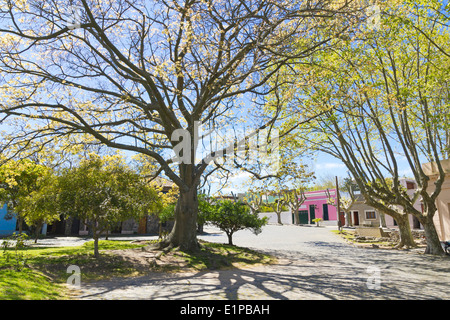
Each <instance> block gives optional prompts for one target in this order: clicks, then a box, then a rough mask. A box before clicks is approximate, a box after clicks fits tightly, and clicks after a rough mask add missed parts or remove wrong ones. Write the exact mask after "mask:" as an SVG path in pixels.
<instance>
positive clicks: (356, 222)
mask: <svg viewBox="0 0 450 320" xmlns="http://www.w3.org/2000/svg"><path fill="white" fill-rule="evenodd" d="M353 225H354V226H359V212H358V211H353Z"/></svg>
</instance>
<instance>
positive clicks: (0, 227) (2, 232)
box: [0, 205, 17, 236]
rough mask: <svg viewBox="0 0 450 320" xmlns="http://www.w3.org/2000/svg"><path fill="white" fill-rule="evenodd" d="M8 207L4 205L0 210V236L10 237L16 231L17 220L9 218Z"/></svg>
mask: <svg viewBox="0 0 450 320" xmlns="http://www.w3.org/2000/svg"><path fill="white" fill-rule="evenodd" d="M7 213H8V210H7V207H6V205H4V206H3V207H2V208H0V236H9V235H11V234H13V233H14V232H15V231H16V222H17V220H16V218H15V217H12V218H11V219H5V218H7Z"/></svg>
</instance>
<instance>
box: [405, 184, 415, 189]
mask: <svg viewBox="0 0 450 320" xmlns="http://www.w3.org/2000/svg"><path fill="white" fill-rule="evenodd" d="M415 188H416V184H415V183H414V182H406V189H408V190H414V189H415Z"/></svg>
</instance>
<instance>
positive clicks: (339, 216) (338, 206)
mask: <svg viewBox="0 0 450 320" xmlns="http://www.w3.org/2000/svg"><path fill="white" fill-rule="evenodd" d="M336 200H337V220H338V221H337V225H338V230H339V232H340V231H341V228H342V223H341V205H340V202H341V199H340V197H339V184H338V177H337V176H336Z"/></svg>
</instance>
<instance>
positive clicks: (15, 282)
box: [0, 240, 276, 300]
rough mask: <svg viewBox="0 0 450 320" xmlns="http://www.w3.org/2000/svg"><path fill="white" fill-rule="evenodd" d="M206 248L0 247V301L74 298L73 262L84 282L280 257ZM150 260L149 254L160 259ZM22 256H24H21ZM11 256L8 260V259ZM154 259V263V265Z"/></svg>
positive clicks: (107, 244) (115, 244)
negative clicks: (70, 287)
mask: <svg viewBox="0 0 450 320" xmlns="http://www.w3.org/2000/svg"><path fill="white" fill-rule="evenodd" d="M201 244H202V246H201V250H199V251H198V252H195V253H186V252H181V251H177V250H172V251H169V252H167V253H163V254H161V251H158V252H156V251H155V252H152V251H151V250H148V249H147V248H148V247H147V245H148V243H138V244H136V243H131V242H130V241H114V240H108V241H107V240H103V241H100V242H99V249H100V253H101V255H100V257H99V258H98V259H96V258H95V257H94V254H93V253H94V247H93V242H87V243H85V244H84V245H82V246H78V247H58V248H53V247H52V248H49V247H47V248H42V247H25V248H23V249H20V250H18V251H15V250H14V249H7V250H6V251H3V250H2V251H0V300H22V299H23V300H51V299H70V290H68V288H67V286H66V281H67V278H68V277H69V276H70V275H71V273H67V268H68V267H69V266H70V265H77V266H79V267H80V269H81V281H82V282H90V281H95V280H101V279H108V278H111V277H130V276H139V275H144V274H146V273H148V272H182V271H185V270H198V271H201V270H207V269H223V268H234V267H242V266H243V265H249V264H268V263H274V262H275V261H276V259H275V258H273V257H270V256H268V255H264V254H261V253H258V252H254V251H252V250H249V249H246V248H240V247H235V246H229V245H225V244H217V243H208V242H201ZM157 253H159V255H158V256H157V257H158V258H157V259H155V258H153V259H149V257H155V256H156V255H157ZM17 255H19V258H18V259H16V257H17ZM7 256H9V260H8V259H7ZM152 262H153V263H152Z"/></svg>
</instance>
